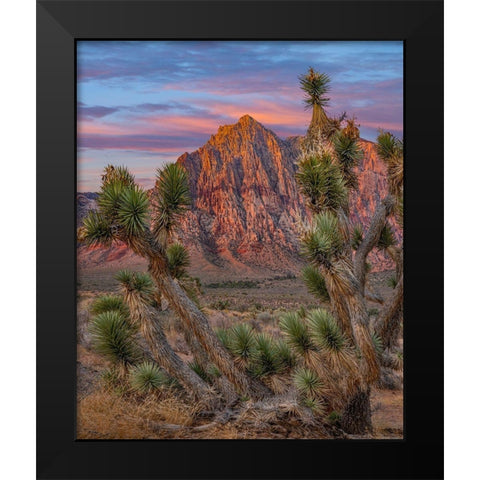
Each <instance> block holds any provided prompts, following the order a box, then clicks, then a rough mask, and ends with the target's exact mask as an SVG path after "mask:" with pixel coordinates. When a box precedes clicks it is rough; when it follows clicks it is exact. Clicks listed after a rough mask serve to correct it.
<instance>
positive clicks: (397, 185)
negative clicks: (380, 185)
mask: <svg viewBox="0 0 480 480" xmlns="http://www.w3.org/2000/svg"><path fill="white" fill-rule="evenodd" d="M377 152H378V155H379V157H380V158H381V159H382V160H383V161H384V163H385V165H386V166H387V171H388V175H387V178H388V185H389V189H390V192H391V194H392V195H393V196H394V197H396V198H398V197H400V196H401V194H402V192H403V141H401V140H399V139H398V138H397V137H395V136H394V135H392V134H391V133H389V132H384V131H380V134H379V135H378V137H377Z"/></svg>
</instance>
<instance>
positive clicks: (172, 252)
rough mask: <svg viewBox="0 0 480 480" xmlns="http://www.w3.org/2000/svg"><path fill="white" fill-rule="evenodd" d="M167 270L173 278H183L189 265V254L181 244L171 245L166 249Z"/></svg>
mask: <svg viewBox="0 0 480 480" xmlns="http://www.w3.org/2000/svg"><path fill="white" fill-rule="evenodd" d="M166 253H167V260H168V268H169V270H170V273H171V274H172V276H173V277H174V278H183V277H184V276H185V275H186V273H187V270H186V269H187V267H188V266H189V265H190V254H189V253H188V250H187V249H186V248H185V247H184V246H183V245H182V244H181V243H172V244H171V245H169V246H168V248H167V252H166Z"/></svg>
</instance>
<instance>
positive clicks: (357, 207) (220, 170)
mask: <svg viewBox="0 0 480 480" xmlns="http://www.w3.org/2000/svg"><path fill="white" fill-rule="evenodd" d="M299 145H300V137H290V138H287V139H285V140H283V139H281V138H279V137H278V136H277V135H276V134H275V133H274V132H272V131H271V130H268V129H267V128H265V127H264V126H263V125H261V124H260V123H259V122H257V121H256V120H254V119H253V118H252V117H250V116H249V115H245V116H243V117H241V118H240V119H239V121H238V122H237V123H236V124H234V125H226V126H221V127H220V128H219V129H218V132H217V133H216V134H215V135H212V137H211V138H210V139H209V140H208V142H207V143H206V144H205V145H204V146H203V147H201V148H199V149H198V150H196V151H195V152H193V153H184V154H183V155H182V156H181V157H180V158H179V159H178V160H177V161H178V163H180V164H182V165H183V166H184V167H185V169H186V170H187V172H188V175H189V182H190V190H191V195H192V208H191V210H190V211H189V212H188V214H187V216H186V217H185V219H184V220H183V222H182V224H181V226H180V231H179V237H180V238H181V239H182V241H183V242H184V243H185V244H186V246H187V247H188V249H189V251H190V253H191V255H192V271H193V272H194V273H198V274H202V273H205V274H213V275H219V276H222V277H223V276H229V275H232V274H235V275H241V276H249V275H255V276H258V275H262V273H265V274H268V275H270V274H271V273H279V274H286V273H290V272H291V273H295V274H296V273H297V272H298V271H299V269H300V268H301V266H302V265H304V261H303V260H302V259H301V257H300V256H299V242H298V236H299V229H298V226H299V221H300V220H302V219H303V220H304V219H305V218H307V217H308V212H307V211H306V208H305V204H304V201H303V199H302V197H301V195H300V194H299V191H298V188H297V185H296V181H295V172H296V169H297V166H296V160H297V158H298V155H299ZM361 147H362V149H363V151H364V157H363V160H362V161H361V162H360V165H359V168H358V170H359V184H360V187H359V192H358V193H356V194H353V195H352V196H351V201H350V205H351V212H352V220H353V221H354V222H355V223H357V222H360V223H362V224H364V225H368V223H369V219H370V217H371V216H372V214H373V212H374V210H375V206H376V204H377V202H378V201H379V199H380V198H382V197H383V196H385V194H386V192H387V180H386V170H385V167H384V165H383V163H382V162H381V161H380V160H379V159H378V157H377V155H376V152H375V148H374V144H373V143H372V142H368V141H365V140H361ZM82 195H83V194H79V197H80V198H79V202H81V203H82V208H80V207H79V215H82V214H84V210H85V208H84V206H87V205H88V206H91V202H92V199H91V198H88V199H87V198H85V197H83V198H82V197H81V196H82ZM87 200H88V201H87ZM394 227H395V231H396V233H397V235H399V229H398V227H397V226H396V225H395V226H394ZM115 248H116V249H118V250H117V251H115ZM110 250H111V251H109V252H103V254H100V252H99V251H98V250H97V249H86V248H83V247H82V249H81V252H80V255H81V257H82V258H81V259H79V260H80V261H85V262H89V261H93V262H102V261H106V260H122V264H125V263H128V261H127V260H128V257H129V256H130V255H131V254H129V253H128V251H127V250H126V249H125V248H122V247H121V246H120V247H113V248H112V249H110ZM132 259H133V256H132ZM369 262H370V263H372V265H373V269H374V270H385V269H388V268H392V263H391V261H390V260H388V259H387V258H386V257H385V256H384V255H382V254H381V253H379V252H377V251H374V252H372V254H371V255H370V257H369Z"/></svg>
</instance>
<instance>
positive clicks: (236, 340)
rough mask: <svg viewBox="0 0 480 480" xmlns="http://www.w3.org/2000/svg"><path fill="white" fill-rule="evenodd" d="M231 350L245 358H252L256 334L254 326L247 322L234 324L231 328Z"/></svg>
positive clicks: (229, 343)
mask: <svg viewBox="0 0 480 480" xmlns="http://www.w3.org/2000/svg"><path fill="white" fill-rule="evenodd" d="M229 337H230V338H229V341H228V342H227V344H228V348H229V350H230V351H231V352H232V353H233V355H235V356H236V357H239V358H241V359H243V360H247V359H248V358H250V356H251V354H252V351H253V349H254V348H255V334H254V331H253V328H252V327H251V326H250V325H247V324H246V323H240V324H238V325H234V326H233V327H231V328H230V330H229Z"/></svg>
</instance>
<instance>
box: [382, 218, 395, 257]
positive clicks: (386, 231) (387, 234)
mask: <svg viewBox="0 0 480 480" xmlns="http://www.w3.org/2000/svg"><path fill="white" fill-rule="evenodd" d="M396 243H397V240H396V239H395V234H394V233H393V229H392V227H391V225H390V224H389V223H388V222H387V223H385V226H384V227H383V228H382V231H381V233H380V238H379V239H378V242H377V247H378V248H379V249H380V250H387V249H388V248H390V247H392V246H394V245H396Z"/></svg>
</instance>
